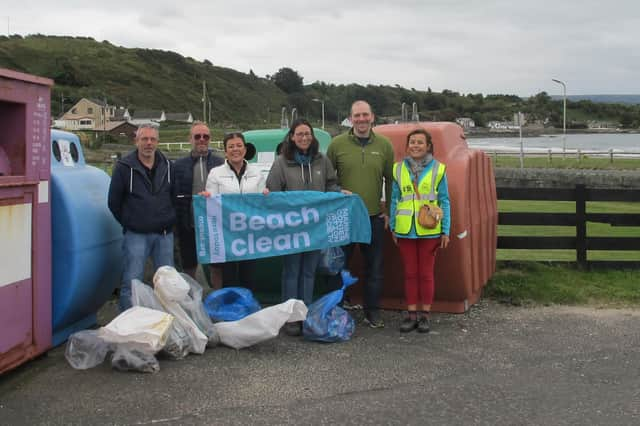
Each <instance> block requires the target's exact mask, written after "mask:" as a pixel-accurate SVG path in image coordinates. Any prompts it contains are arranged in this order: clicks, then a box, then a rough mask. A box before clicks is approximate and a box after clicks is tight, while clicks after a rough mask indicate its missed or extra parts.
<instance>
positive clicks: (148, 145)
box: [109, 125, 176, 311]
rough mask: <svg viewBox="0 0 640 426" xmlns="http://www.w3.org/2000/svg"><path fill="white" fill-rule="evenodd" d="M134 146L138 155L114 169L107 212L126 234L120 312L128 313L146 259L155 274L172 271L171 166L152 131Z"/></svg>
mask: <svg viewBox="0 0 640 426" xmlns="http://www.w3.org/2000/svg"><path fill="white" fill-rule="evenodd" d="M135 144H136V149H135V150H134V151H132V152H130V153H129V154H127V155H126V156H125V157H123V158H122V159H120V160H119V161H118V162H117V163H116V165H115V167H114V169H113V173H112V176H111V184H110V186H109V210H111V213H113V216H114V217H115V218H116V220H117V221H118V222H119V223H120V224H121V225H122V230H123V232H124V238H123V241H122V254H123V262H124V270H123V273H122V283H121V286H120V301H119V307H120V310H121V311H124V310H126V309H128V308H130V307H131V281H132V280H133V279H139V280H142V278H143V275H144V265H145V262H146V260H147V257H149V256H151V257H152V259H153V264H154V267H155V268H156V269H157V268H159V267H160V266H163V265H169V266H173V233H172V228H173V225H174V223H175V220H176V214H175V210H174V207H173V204H172V203H171V181H172V179H173V176H172V174H173V171H172V168H171V162H170V161H169V160H168V159H167V158H166V157H165V156H164V155H162V153H161V152H160V151H158V150H157V148H158V129H157V128H156V127H154V126H151V125H142V126H140V127H139V128H138V130H137V132H136V138H135Z"/></svg>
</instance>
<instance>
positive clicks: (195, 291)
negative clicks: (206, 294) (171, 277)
mask: <svg viewBox="0 0 640 426" xmlns="http://www.w3.org/2000/svg"><path fill="white" fill-rule="evenodd" d="M180 275H181V276H182V278H184V280H185V281H186V282H187V284H189V287H190V290H189V294H188V296H187V297H186V298H184V299H183V300H181V301H180V302H178V303H179V304H180V306H182V309H184V310H185V312H186V313H187V314H188V315H189V317H191V319H192V320H193V322H195V323H196V325H197V326H198V328H200V330H201V331H202V332H203V333H204V334H205V335H206V336H207V337H208V339H209V342H208V343H207V346H208V347H213V346H216V345H217V344H218V343H220V337H218V332H217V331H216V329H215V327H214V326H213V321H211V318H209V315H207V312H206V311H205V309H204V304H203V303H202V286H201V285H200V284H199V283H198V282H197V281H196V280H194V279H193V278H191V277H190V276H189V275H187V274H180Z"/></svg>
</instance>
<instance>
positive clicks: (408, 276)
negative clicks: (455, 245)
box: [398, 238, 440, 305]
mask: <svg viewBox="0 0 640 426" xmlns="http://www.w3.org/2000/svg"><path fill="white" fill-rule="evenodd" d="M439 247H440V238H415V239H413V238H398V248H399V249H400V254H401V255H402V263H403V264H404V297H405V299H406V301H407V305H416V304H418V302H420V303H421V304H423V305H431V304H432V303H433V293H434V289H435V285H434V274H433V272H434V271H433V267H434V265H435V263H436V251H437V250H438V248H439Z"/></svg>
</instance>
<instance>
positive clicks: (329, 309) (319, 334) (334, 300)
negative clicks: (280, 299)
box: [302, 269, 358, 342]
mask: <svg viewBox="0 0 640 426" xmlns="http://www.w3.org/2000/svg"><path fill="white" fill-rule="evenodd" d="M340 273H341V275H342V283H343V284H342V288H340V289H338V290H335V291H332V292H330V293H327V294H326V295H324V296H322V297H321V298H320V299H318V300H316V301H315V302H313V303H312V304H311V306H309V312H308V314H307V318H306V320H305V321H304V323H303V324H302V335H303V336H304V338H305V339H307V340H316V341H319V342H344V341H347V340H349V339H351V336H353V332H354V330H355V322H354V320H353V318H352V317H351V315H350V314H349V313H348V312H347V311H345V310H344V309H342V308H341V307H340V306H338V304H339V303H340V301H341V300H342V298H343V297H344V291H345V290H346V289H347V287H349V286H350V285H352V284H355V283H356V282H357V281H358V279H357V278H355V277H353V276H352V275H351V274H350V273H349V271H347V270H346V269H343V270H342V271H341V272H340Z"/></svg>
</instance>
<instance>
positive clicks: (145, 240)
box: [118, 231, 173, 312]
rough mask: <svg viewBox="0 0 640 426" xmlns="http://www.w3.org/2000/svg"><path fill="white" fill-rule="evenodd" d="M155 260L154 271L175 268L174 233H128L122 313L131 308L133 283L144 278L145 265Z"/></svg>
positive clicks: (124, 257) (126, 238)
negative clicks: (149, 258)
mask: <svg viewBox="0 0 640 426" xmlns="http://www.w3.org/2000/svg"><path fill="white" fill-rule="evenodd" d="M149 256H151V257H152V259H153V267H154V269H158V268H159V267H160V266H164V265H168V266H173V233H172V232H168V233H166V234H156V233H151V234H139V233H137V232H133V231H127V232H125V234H124V238H123V240H122V258H123V264H124V270H123V271H122V282H121V284H120V300H119V301H118V307H119V308H120V312H123V311H126V310H127V309H129V308H130V307H131V281H132V280H134V279H138V280H140V281H142V279H143V278H144V265H145V263H146V261H147V258H148V257H149Z"/></svg>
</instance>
